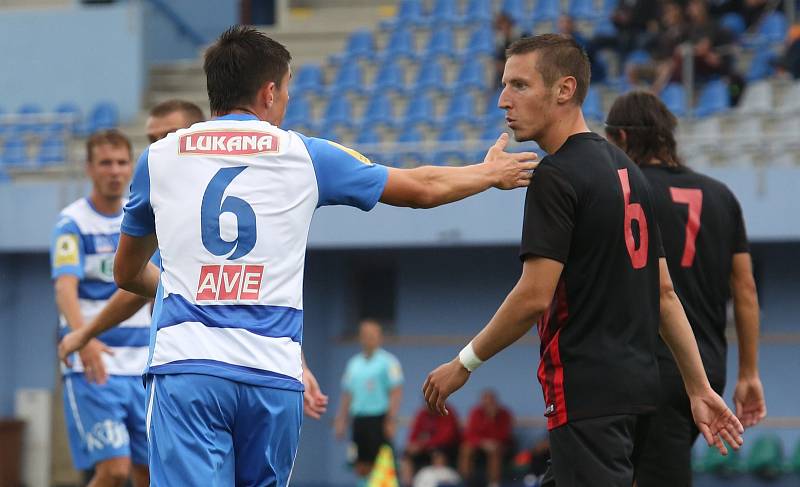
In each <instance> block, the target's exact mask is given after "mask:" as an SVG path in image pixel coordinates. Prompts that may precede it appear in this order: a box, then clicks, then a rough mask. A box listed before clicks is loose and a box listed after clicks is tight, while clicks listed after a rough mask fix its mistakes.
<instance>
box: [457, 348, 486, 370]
mask: <svg viewBox="0 0 800 487" xmlns="http://www.w3.org/2000/svg"><path fill="white" fill-rule="evenodd" d="M458 361H459V362H461V365H463V366H464V368H465V369H467V370H468V371H470V372H472V371H474V370H475V369H477V368H478V367H480V366H481V364H482V363H483V360H481V359H479V358H478V356H477V355H475V349H474V348H472V342H469V343H468V344H467V346H466V347H464V348H463V349H461V351H460V352H459V353H458Z"/></svg>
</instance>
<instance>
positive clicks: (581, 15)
mask: <svg viewBox="0 0 800 487" xmlns="http://www.w3.org/2000/svg"><path fill="white" fill-rule="evenodd" d="M539 1H542V0H539ZM567 12H568V13H569V16H570V17H573V18H574V19H577V20H594V19H596V18H598V12H597V9H596V8H595V6H594V0H570V2H569V7H568V8H567Z"/></svg>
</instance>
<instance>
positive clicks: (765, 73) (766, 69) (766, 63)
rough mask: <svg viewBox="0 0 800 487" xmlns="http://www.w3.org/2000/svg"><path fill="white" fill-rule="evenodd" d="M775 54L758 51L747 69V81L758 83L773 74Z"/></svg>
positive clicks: (768, 51) (767, 51)
mask: <svg viewBox="0 0 800 487" xmlns="http://www.w3.org/2000/svg"><path fill="white" fill-rule="evenodd" d="M774 61H775V54H773V52H772V51H770V50H764V49H759V50H757V51H756V55H755V56H754V57H753V59H752V60H751V61H750V67H749V68H748V69H747V81H758V80H760V79H764V78H768V77H770V76H772V75H773V74H774V73H775V65H774V64H773V63H774Z"/></svg>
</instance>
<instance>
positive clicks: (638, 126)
mask: <svg viewBox="0 0 800 487" xmlns="http://www.w3.org/2000/svg"><path fill="white" fill-rule="evenodd" d="M677 126H678V120H677V119H676V118H675V115H673V114H672V112H670V111H669V109H668V108H667V106H666V105H664V103H663V102H662V101H661V100H660V99H659V98H658V97H657V96H656V95H654V94H652V93H649V92H646V91H632V92H630V93H626V94H624V95H621V96H620V97H618V98H617V99H616V100H615V101H614V105H613V106H612V107H611V110H610V111H609V112H608V118H607V119H606V134H607V135H608V136H609V137H611V138H613V139H614V140H617V141H621V136H620V131H622V130H624V131H625V135H626V138H625V152H626V153H627V154H628V157H630V158H631V160H633V162H635V163H636V164H639V165H642V164H649V163H650V161H652V160H653V159H657V160H659V161H661V163H663V164H666V165H668V166H680V165H682V162H681V160H680V158H679V157H678V149H677V144H676V142H675V128H676V127H677Z"/></svg>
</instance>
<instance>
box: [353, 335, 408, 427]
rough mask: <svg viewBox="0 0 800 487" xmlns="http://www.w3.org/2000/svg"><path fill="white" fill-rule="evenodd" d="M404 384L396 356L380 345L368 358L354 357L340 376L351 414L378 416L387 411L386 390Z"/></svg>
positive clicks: (387, 397) (361, 355) (358, 355)
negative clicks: (347, 396)
mask: <svg viewBox="0 0 800 487" xmlns="http://www.w3.org/2000/svg"><path fill="white" fill-rule="evenodd" d="M402 383H403V369H402V368H401V367H400V361H398V360H397V357H395V356H394V355H392V354H391V353H389V352H387V351H386V350H384V349H382V348H379V349H377V350H375V352H373V354H372V356H371V357H370V358H367V357H366V356H365V355H364V354H363V353H359V354H357V355H355V356H353V357H352V358H351V359H350V360H349V361H348V362H347V367H346V368H345V371H344V377H342V388H343V389H344V390H345V391H347V392H349V393H350V395H351V397H352V400H351V401H350V415H351V416H380V415H382V414H386V413H387V412H388V411H389V393H390V392H391V390H392V389H394V388H395V387H397V386H399V385H401V384H402Z"/></svg>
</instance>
